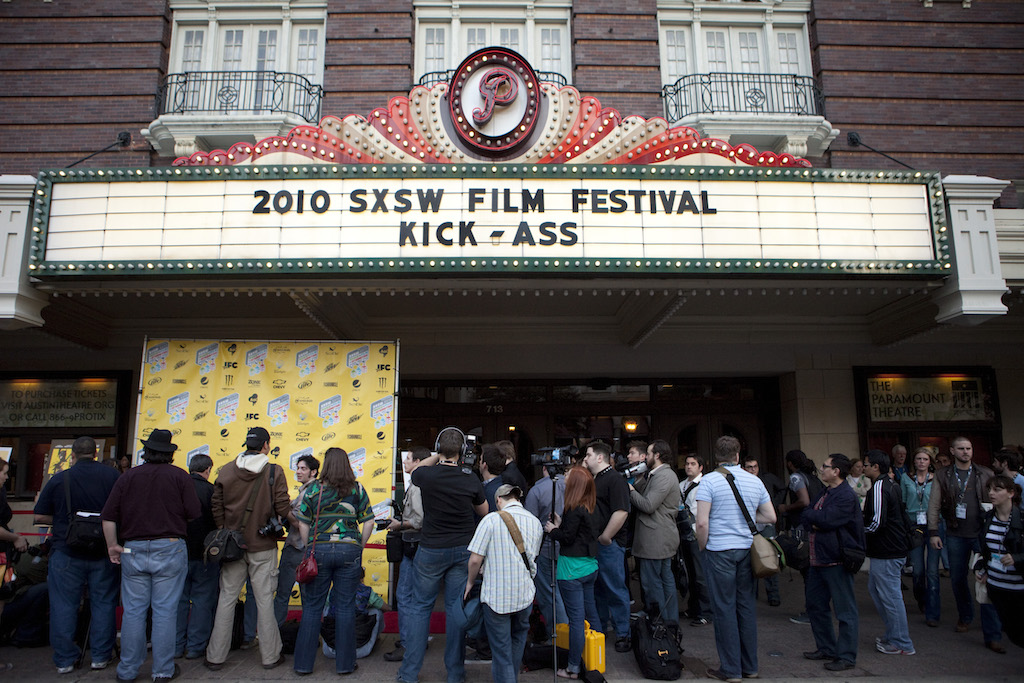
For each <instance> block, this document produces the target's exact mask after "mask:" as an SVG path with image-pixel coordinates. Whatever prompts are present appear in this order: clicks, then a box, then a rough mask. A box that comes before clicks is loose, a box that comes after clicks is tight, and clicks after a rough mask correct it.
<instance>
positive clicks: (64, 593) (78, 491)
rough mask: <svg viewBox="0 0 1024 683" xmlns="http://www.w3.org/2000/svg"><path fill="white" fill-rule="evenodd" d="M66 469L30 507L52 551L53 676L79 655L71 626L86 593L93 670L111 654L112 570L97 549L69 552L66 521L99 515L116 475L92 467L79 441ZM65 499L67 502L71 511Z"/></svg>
mask: <svg viewBox="0 0 1024 683" xmlns="http://www.w3.org/2000/svg"><path fill="white" fill-rule="evenodd" d="M71 457H72V459H73V461H74V464H72V466H71V467H69V468H68V469H66V470H64V471H62V472H58V473H57V474H55V475H53V476H52V477H50V480H49V481H48V482H46V486H45V487H43V490H42V492H41V493H40V494H39V499H38V500H37V501H36V505H35V510H34V512H35V523H36V524H42V525H47V524H52V525H53V528H52V530H51V533H52V538H53V552H52V553H51V555H50V565H49V566H50V573H51V574H50V575H51V576H54V577H57V576H59V577H60V580H59V581H49V582H48V583H47V586H48V590H49V595H50V644H51V645H52V646H53V663H54V664H56V666H57V673H59V674H69V673H72V672H73V671H74V670H75V666H76V664H77V663H78V662H79V661H80V660H81V658H82V652H81V651H80V650H79V649H78V646H77V645H76V644H75V626H76V624H77V623H78V606H79V604H80V603H81V602H82V594H83V592H84V591H85V589H86V587H87V586H88V588H89V606H90V611H91V616H92V622H91V625H90V634H89V643H90V649H91V653H92V668H93V669H105V668H106V667H107V664H109V663H110V660H111V658H112V657H113V652H114V633H115V628H114V611H115V610H116V608H117V570H116V568H115V567H114V566H113V565H112V564H110V562H109V560H107V556H106V554H105V553H104V552H103V550H102V548H101V549H100V550H99V551H98V552H97V553H95V554H93V553H89V552H87V551H82V550H75V549H73V548H70V547H68V544H67V537H68V528H69V526H70V520H71V518H72V516H73V515H77V514H78V513H79V512H80V511H81V512H88V513H92V514H94V515H95V514H99V511H100V510H102V509H103V505H104V504H105V503H106V502H107V496H108V495H109V494H110V491H111V489H113V488H114V482H116V481H117V477H118V474H117V470H115V469H112V468H110V467H104V466H103V465H102V464H100V463H98V462H96V442H95V441H94V440H93V439H92V437H88V436H80V437H78V438H77V439H75V442H74V444H73V445H72V446H71ZM68 500H70V501H71V505H70V509H69V506H68Z"/></svg>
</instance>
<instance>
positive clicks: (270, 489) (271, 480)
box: [267, 462, 281, 521]
mask: <svg viewBox="0 0 1024 683" xmlns="http://www.w3.org/2000/svg"><path fill="white" fill-rule="evenodd" d="M267 467H268V468H270V488H269V493H270V517H269V518H268V519H273V518H275V517H277V518H278V521H280V519H281V516H280V515H278V514H275V512H274V466H273V465H272V464H270V463H269V462H268V463H267Z"/></svg>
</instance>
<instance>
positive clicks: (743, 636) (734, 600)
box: [701, 548, 757, 678]
mask: <svg viewBox="0 0 1024 683" xmlns="http://www.w3.org/2000/svg"><path fill="white" fill-rule="evenodd" d="M701 559H703V561H704V575H705V576H706V577H707V584H708V593H709V595H710V596H711V614H712V615H714V623H715V645H716V647H717V648H718V659H719V661H720V662H721V665H720V666H719V669H720V670H721V671H722V673H724V674H725V675H726V676H727V677H728V678H740V676H741V675H742V674H754V673H757V592H756V589H757V582H756V581H755V580H754V572H753V570H751V568H750V549H749V548H743V549H736V550H705V551H704V552H703V554H702V555H701Z"/></svg>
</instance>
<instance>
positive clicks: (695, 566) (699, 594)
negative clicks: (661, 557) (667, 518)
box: [641, 538, 778, 618]
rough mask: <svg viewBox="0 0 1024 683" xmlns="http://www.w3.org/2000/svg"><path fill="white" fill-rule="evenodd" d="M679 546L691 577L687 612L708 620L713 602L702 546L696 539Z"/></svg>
mask: <svg viewBox="0 0 1024 683" xmlns="http://www.w3.org/2000/svg"><path fill="white" fill-rule="evenodd" d="M679 544H680V545H679V549H680V553H681V554H682V556H683V563H684V564H685V565H686V574H687V576H688V577H689V589H688V592H687V600H686V605H687V610H688V611H689V612H690V617H691V618H697V617H704V618H708V617H710V616H711V602H710V601H709V600H708V586H707V581H705V580H704V563H703V561H702V560H701V559H700V546H699V545H697V539H696V538H694V539H693V540H692V541H687V540H685V539H681V540H680V541H679ZM772 578H775V577H772ZM641 583H642V581H641ZM776 592H778V591H776Z"/></svg>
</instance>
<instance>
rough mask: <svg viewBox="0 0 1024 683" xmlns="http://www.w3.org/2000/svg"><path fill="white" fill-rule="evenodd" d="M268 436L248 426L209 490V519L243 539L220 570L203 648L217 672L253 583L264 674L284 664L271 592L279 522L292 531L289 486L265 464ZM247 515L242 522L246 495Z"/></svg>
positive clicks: (281, 532) (277, 468)
mask: <svg viewBox="0 0 1024 683" xmlns="http://www.w3.org/2000/svg"><path fill="white" fill-rule="evenodd" d="M269 453H270V434H269V433H268V432H267V430H266V429H264V428H263V427H252V428H250V429H249V432H248V433H247V434H246V436H245V452H243V453H242V454H240V455H239V456H238V457H237V458H235V460H234V461H233V462H229V463H228V464H226V465H224V467H222V468H221V469H220V473H219V474H218V475H217V481H216V482H214V485H213V518H214V520H215V521H216V522H217V527H218V528H221V529H235V530H240V531H241V532H242V535H243V537H244V539H245V545H246V550H245V556H244V557H243V558H242V561H238V562H226V563H224V564H222V565H221V569H220V598H219V600H218V601H217V616H216V618H215V619H214V622H213V634H212V635H211V636H210V645H209V647H207V648H206V662H205V664H206V668H208V669H210V670H211V671H218V670H220V669H221V668H222V667H223V666H224V661H225V660H226V659H227V658H228V651H229V649H230V648H231V627H232V625H233V624H234V621H235V603H237V602H238V594H239V592H240V591H241V589H242V585H243V584H244V583H245V579H246V576H248V578H249V579H250V580H251V582H252V589H253V593H254V597H255V599H256V614H257V629H258V633H259V647H260V658H261V659H262V660H263V668H264V669H273V668H275V667H277V666H279V665H280V664H282V663H283V662H284V655H282V654H281V632H280V630H279V629H278V627H277V620H276V619H275V618H274V590H275V589H276V588H277V577H276V576H274V571H275V570H276V569H277V539H278V538H280V537H281V536H282V535H284V529H283V527H282V526H281V522H280V518H284V519H287V520H288V523H289V524H291V525H293V526H297V525H298V520H297V519H296V518H295V515H294V513H293V512H292V504H291V500H289V498H288V482H287V480H286V479H285V475H284V470H283V469H282V468H281V466H280V465H272V464H270V459H269ZM254 487H258V488H257V495H256V496H255V497H253V499H252V512H251V513H250V514H249V515H248V519H247V521H246V523H245V528H244V529H243V528H242V519H243V518H244V517H246V507H247V506H248V504H249V499H250V493H251V492H252V491H253V489H254Z"/></svg>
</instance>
